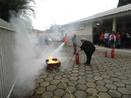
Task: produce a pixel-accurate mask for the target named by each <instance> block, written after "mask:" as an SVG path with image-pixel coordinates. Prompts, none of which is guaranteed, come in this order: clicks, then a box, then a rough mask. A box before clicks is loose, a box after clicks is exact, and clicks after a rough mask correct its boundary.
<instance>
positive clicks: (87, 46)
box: [80, 39, 95, 65]
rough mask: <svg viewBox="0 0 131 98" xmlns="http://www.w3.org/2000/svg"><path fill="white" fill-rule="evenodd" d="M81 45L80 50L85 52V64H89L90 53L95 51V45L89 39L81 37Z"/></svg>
mask: <svg viewBox="0 0 131 98" xmlns="http://www.w3.org/2000/svg"><path fill="white" fill-rule="evenodd" d="M81 42H82V45H81V47H80V48H81V50H83V51H84V52H85V54H86V57H87V59H86V62H85V63H84V64H85V65H90V63H91V58H92V54H93V53H94V51H95V46H94V45H93V43H91V42H90V41H88V40H86V39H81Z"/></svg>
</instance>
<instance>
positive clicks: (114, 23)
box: [112, 18, 116, 32]
mask: <svg viewBox="0 0 131 98" xmlns="http://www.w3.org/2000/svg"><path fill="white" fill-rule="evenodd" d="M112 31H114V32H116V18H113V21H112Z"/></svg>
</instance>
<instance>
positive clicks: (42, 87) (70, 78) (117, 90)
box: [30, 46, 131, 98]
mask: <svg viewBox="0 0 131 98" xmlns="http://www.w3.org/2000/svg"><path fill="white" fill-rule="evenodd" d="M63 51H64V52H63ZM62 53H63V54H62V56H63V58H65V62H63V63H62V65H61V66H65V65H64V64H66V66H68V67H67V68H66V67H65V69H63V68H64V67H63V68H62V70H61V68H60V69H59V70H55V71H43V73H41V75H40V76H39V77H38V78H37V79H36V80H35V82H36V85H35V89H34V92H33V94H32V96H31V97H30V98H131V55H126V54H125V53H123V54H122V53H121V54H117V56H116V57H115V59H112V58H110V57H104V50H98V49H97V50H96V52H95V54H94V55H93V58H92V64H91V66H85V65H83V64H80V65H76V64H74V61H73V59H72V54H73V52H72V49H71V47H68V46H64V48H63V50H62ZM83 60H84V54H83V53H81V63H84V61H83Z"/></svg>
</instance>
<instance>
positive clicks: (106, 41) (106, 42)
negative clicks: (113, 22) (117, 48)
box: [104, 32, 109, 47]
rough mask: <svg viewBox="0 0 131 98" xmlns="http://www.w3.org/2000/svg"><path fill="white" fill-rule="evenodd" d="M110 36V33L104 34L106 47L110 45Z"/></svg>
mask: <svg viewBox="0 0 131 98" xmlns="http://www.w3.org/2000/svg"><path fill="white" fill-rule="evenodd" d="M108 36H109V33H108V32H105V34H104V44H105V47H108Z"/></svg>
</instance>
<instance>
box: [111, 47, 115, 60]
mask: <svg viewBox="0 0 131 98" xmlns="http://www.w3.org/2000/svg"><path fill="white" fill-rule="evenodd" d="M111 58H115V47H112V50H111Z"/></svg>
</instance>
